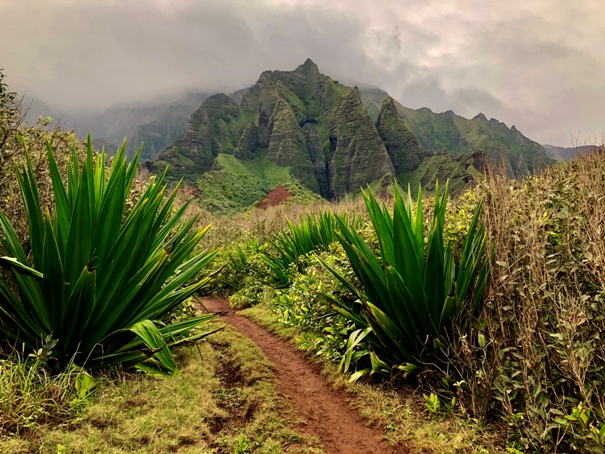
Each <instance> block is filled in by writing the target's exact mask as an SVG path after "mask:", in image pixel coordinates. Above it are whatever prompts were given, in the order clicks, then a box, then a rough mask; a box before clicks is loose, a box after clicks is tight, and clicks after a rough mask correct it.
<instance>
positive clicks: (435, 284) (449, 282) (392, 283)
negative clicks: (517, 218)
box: [324, 184, 488, 372]
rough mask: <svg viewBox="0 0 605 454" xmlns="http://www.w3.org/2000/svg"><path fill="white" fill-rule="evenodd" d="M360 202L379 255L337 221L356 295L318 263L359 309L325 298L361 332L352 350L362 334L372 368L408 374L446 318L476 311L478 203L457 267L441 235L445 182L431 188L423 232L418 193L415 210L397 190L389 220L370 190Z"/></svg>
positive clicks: (481, 279) (481, 274)
mask: <svg viewBox="0 0 605 454" xmlns="http://www.w3.org/2000/svg"><path fill="white" fill-rule="evenodd" d="M364 198H365V201H366V206H367V209H368V212H369V214H370V218H371V220H372V224H373V226H374V230H375V231H376V236H377V237H378V242H379V245H380V252H379V254H376V253H375V252H374V251H373V250H372V249H371V248H370V247H369V246H368V244H367V243H366V242H365V241H364V240H363V238H362V237H361V236H360V235H359V233H357V231H356V230H355V229H353V228H350V227H348V226H347V225H346V224H344V223H343V222H342V221H340V220H338V219H337V222H338V224H339V228H340V231H339V232H338V233H337V236H338V240H339V241H340V244H341V245H342V247H343V249H344V250H345V252H346V254H347V257H348V258H349V260H350V262H351V265H352V268H353V270H354V272H355V275H356V276H357V278H358V279H359V282H360V283H361V288H362V290H358V289H357V288H356V287H355V286H354V285H353V284H352V282H351V279H349V278H348V277H346V276H343V275H342V274H341V273H339V272H338V271H337V270H335V269H334V268H333V267H331V266H330V265H329V264H328V263H324V264H325V265H326V267H327V268H328V269H329V270H330V271H331V272H332V273H334V275H335V276H336V277H338V279H339V280H340V281H341V282H342V283H343V284H344V285H346V286H347V287H348V288H349V290H350V291H351V292H352V293H353V294H354V295H356V297H357V298H358V304H353V305H350V304H347V303H345V302H342V301H339V300H338V299H336V298H333V297H331V296H329V295H326V298H327V299H328V300H329V301H330V302H332V303H333V304H334V305H335V307H336V309H337V310H338V311H339V312H340V313H341V314H342V315H344V316H345V317H347V318H348V319H350V320H352V321H353V322H354V323H355V324H356V325H357V327H358V328H359V330H360V331H359V332H355V333H353V335H352V338H351V340H350V348H351V349H353V348H354V347H355V346H356V345H358V344H359V342H361V340H363V338H364V337H365V336H368V337H367V339H368V341H369V344H370V346H371V348H370V357H371V359H372V369H373V370H374V371H382V372H386V371H388V370H389V368H390V367H393V366H395V367H401V368H404V369H406V370H409V368H408V367H407V365H408V364H418V363H419V361H420V357H421V355H422V354H423V353H424V352H425V351H426V350H430V349H432V348H433V347H437V348H438V347H439V346H440V345H441V339H440V338H441V336H442V335H443V334H444V333H445V332H446V331H448V330H449V328H450V325H451V323H452V320H454V319H456V320H458V322H460V321H461V320H462V319H461V317H463V316H464V312H465V311H469V310H471V309H473V308H475V307H476V306H477V304H478V302H479V300H480V298H481V295H482V291H483V287H484V285H485V281H486V277H487V273H488V263H487V261H486V254H485V245H486V235H485V233H484V228H483V225H479V222H478V218H479V213H480V209H481V205H480V204H479V206H477V208H476V210H475V214H474V216H473V219H472V223H471V225H470V227H469V229H468V232H467V234H466V240H465V244H464V248H463V252H462V256H461V258H460V261H459V263H458V265H456V263H455V257H454V255H453V253H452V250H451V248H450V246H449V244H448V242H447V240H446V239H444V235H443V230H444V223H445V210H446V204H447V184H446V188H445V191H444V192H443V194H442V195H440V194H439V189H438V187H437V188H436V190H435V204H434V211H433V218H432V221H431V224H430V227H429V231H428V235H425V231H424V230H425V229H424V220H423V209H422V193H421V192H419V195H418V203H417V207H416V212H415V213H414V211H413V206H412V200H411V195H410V194H409V192H408V200H407V203H404V201H403V199H402V197H401V195H400V192H399V189H398V188H397V187H395V192H394V209H393V214H392V215H391V214H390V212H389V210H388V209H387V207H386V206H384V205H383V207H382V208H381V207H380V206H379V204H378V202H377V201H376V198H375V197H374V195H373V194H372V192H371V191H368V193H365V192H364ZM349 359H350V356H349V358H348V359H347V362H348V361H349ZM347 362H346V363H345V368H347V365H346V364H347Z"/></svg>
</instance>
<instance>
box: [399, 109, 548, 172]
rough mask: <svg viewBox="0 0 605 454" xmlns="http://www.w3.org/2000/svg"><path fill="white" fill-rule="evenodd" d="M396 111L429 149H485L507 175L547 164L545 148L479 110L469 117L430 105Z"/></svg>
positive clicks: (537, 168) (542, 167) (538, 169)
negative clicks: (438, 111)
mask: <svg viewBox="0 0 605 454" xmlns="http://www.w3.org/2000/svg"><path fill="white" fill-rule="evenodd" d="M397 108H398V111H399V114H400V115H401V117H402V118H403V119H404V120H405V122H406V124H407V125H408V127H409V128H410V130H411V131H412V132H413V133H414V135H415V136H416V137H417V138H418V141H419V142H420V144H421V145H422V146H423V147H424V148H426V149H429V150H434V151H447V152H448V153H454V154H455V153H468V152H472V151H474V150H482V151H484V152H485V153H486V154H487V156H488V158H489V159H490V160H491V161H492V162H494V163H496V164H498V165H502V166H504V168H505V169H506V172H507V174H508V175H509V176H510V177H521V176H523V175H527V174H528V173H533V172H537V171H540V170H542V169H544V168H546V167H547V166H548V165H550V163H551V162H550V159H549V158H548V156H547V155H546V152H545V150H544V148H542V146H541V145H540V144H538V143H537V142H534V141H532V140H530V139H528V138H527V137H525V136H524V135H523V134H521V132H519V131H518V130H517V128H515V127H514V126H513V127H512V128H508V127H507V126H506V125H505V124H504V123H501V122H499V121H498V120H496V119H494V118H492V119H490V120H488V119H487V118H486V117H485V115H483V114H478V115H477V116H476V117H474V118H473V119H471V120H468V119H466V118H463V117H460V116H459V115H456V114H455V113H454V112H452V111H451V110H448V111H447V112H443V113H434V112H433V111H431V110H430V109H427V108H422V109H418V110H414V109H409V108H407V107H404V106H402V105H401V104H399V105H397Z"/></svg>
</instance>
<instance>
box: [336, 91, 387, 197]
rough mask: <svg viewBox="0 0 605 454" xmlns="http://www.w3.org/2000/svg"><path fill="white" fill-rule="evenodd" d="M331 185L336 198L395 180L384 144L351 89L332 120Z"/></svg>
mask: <svg viewBox="0 0 605 454" xmlns="http://www.w3.org/2000/svg"><path fill="white" fill-rule="evenodd" d="M329 162H330V164H329V170H330V184H331V190H332V197H333V198H341V197H343V196H344V195H346V194H348V193H350V192H357V191H358V190H359V188H361V187H364V186H366V185H368V184H370V183H372V182H373V181H376V180H380V179H382V178H383V177H385V176H386V177H387V178H390V179H392V178H393V177H394V169H393V164H392V163H391V161H390V159H389V156H388V154H387V150H386V148H385V146H384V143H383V142H382V140H381V139H380V136H379V135H378V132H377V131H376V128H375V127H374V124H373V123H372V121H371V120H370V118H369V117H368V116H367V115H366V112H365V109H364V108H363V106H362V104H361V99H360V97H359V92H358V90H357V88H351V89H349V90H348V91H347V92H346V94H345V95H344V96H343V97H342V99H341V101H340V103H339V105H338V106H337V107H336V109H335V110H334V112H333V113H332V115H331V118H330V161H329Z"/></svg>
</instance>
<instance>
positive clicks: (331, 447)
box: [202, 298, 409, 454]
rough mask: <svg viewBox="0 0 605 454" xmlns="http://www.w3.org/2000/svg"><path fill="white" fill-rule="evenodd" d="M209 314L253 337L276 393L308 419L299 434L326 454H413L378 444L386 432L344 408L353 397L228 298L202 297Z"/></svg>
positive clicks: (315, 365)
mask: <svg viewBox="0 0 605 454" xmlns="http://www.w3.org/2000/svg"><path fill="white" fill-rule="evenodd" d="M202 301H203V304H204V306H205V307H206V308H207V309H208V310H209V311H211V312H224V313H225V315H222V316H221V319H222V320H223V321H224V322H226V323H228V324H230V325H231V326H233V327H234V328H235V329H237V330H238V331H239V332H240V333H241V334H243V335H245V336H247V337H248V338H250V339H251V340H252V341H253V342H254V343H255V344H256V345H257V346H258V347H259V348H260V349H261V350H262V351H263V353H264V354H265V356H267V358H268V359H269V361H270V362H271V363H273V365H274V366H275V373H276V376H277V389H278V390H279V392H280V393H281V394H283V395H284V396H285V398H286V399H287V400H288V401H289V402H290V403H291V404H292V405H295V406H296V407H297V408H298V410H299V411H300V413H301V415H302V416H303V418H304V419H305V422H306V424H305V425H304V427H301V428H300V429H301V430H303V431H304V432H306V433H309V434H311V435H314V436H316V437H318V438H319V439H320V440H321V442H322V444H323V447H324V449H325V450H326V452H327V453H328V454H332V453H335V454H340V453H342V454H345V453H346V454H374V453H381V454H382V453H385V454H389V453H402V454H404V453H409V449H407V448H406V447H398V448H393V447H391V446H389V445H388V444H387V443H386V442H385V441H379V440H380V437H381V435H382V432H381V431H380V430H378V429H375V428H370V427H367V426H366V425H365V424H364V422H363V420H362V419H361V417H360V416H359V415H358V414H357V413H356V412H355V411H353V410H351V409H350V408H349V407H348V405H347V404H346V402H347V400H348V399H349V396H348V395H347V393H346V392H345V391H342V390H335V389H333V388H332V387H330V386H329V385H328V383H327V382H326V380H325V379H324V378H323V377H322V376H321V373H320V367H319V365H317V364H313V363H310V362H308V361H305V360H304V359H303V358H301V357H300V356H299V355H298V353H296V352H295V351H294V349H293V348H292V346H291V345H289V344H288V343H287V342H285V341H283V340H282V339H279V338H278V337H277V336H275V335H274V334H271V333H269V332H268V331H266V330H265V329H264V328H261V327H260V326H258V325H256V324H255V323H254V322H253V321H252V320H250V319H248V318H246V317H243V316H241V315H238V314H237V313H235V312H234V311H233V309H231V307H230V306H229V302H228V301H227V300H226V299H214V298H203V299H202Z"/></svg>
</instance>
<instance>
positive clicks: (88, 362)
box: [0, 139, 215, 372]
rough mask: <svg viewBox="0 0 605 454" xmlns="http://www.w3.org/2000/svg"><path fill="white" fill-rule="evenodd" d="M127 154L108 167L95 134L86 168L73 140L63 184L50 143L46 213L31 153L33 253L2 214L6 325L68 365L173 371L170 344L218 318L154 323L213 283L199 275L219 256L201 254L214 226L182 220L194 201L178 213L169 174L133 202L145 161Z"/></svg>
mask: <svg viewBox="0 0 605 454" xmlns="http://www.w3.org/2000/svg"><path fill="white" fill-rule="evenodd" d="M124 152H125V150H124V147H122V148H121V149H120V150H119V152H118V154H117V155H116V158H115V160H114V163H113V166H112V167H111V170H108V169H106V164H105V161H106V156H104V155H102V154H101V155H98V156H97V157H93V152H92V146H91V142H90V139H89V142H88V152H87V155H86V159H85V160H84V162H83V164H82V167H81V170H80V168H79V167H80V166H79V162H78V157H77V154H76V148H75V146H74V154H73V160H72V163H71V165H70V166H69V169H68V172H67V174H68V175H67V184H66V186H64V184H63V181H62V179H61V175H60V172H59V169H58V167H57V165H56V162H55V159H54V154H53V151H52V149H51V148H50V146H48V160H49V168H50V174H51V177H52V187H53V192H54V203H55V206H54V209H53V212H52V216H51V212H50V209H49V207H44V209H45V211H43V207H42V206H41V203H40V196H39V191H38V186H37V182H36V180H35V178H34V171H33V168H32V163H31V160H30V159H29V156H28V157H27V163H26V165H25V166H24V168H23V169H22V171H21V172H20V173H19V176H18V180H19V186H20V188H21V192H22V195H23V201H24V204H25V208H26V212H27V217H28V222H29V248H30V252H29V254H28V253H27V252H26V250H25V249H24V248H23V246H22V245H21V243H20V242H19V241H18V238H17V236H16V234H15V231H14V229H13V227H12V226H11V224H10V222H9V221H8V219H7V218H6V217H5V216H4V215H1V214H0V224H1V226H2V231H3V236H4V238H3V248H4V252H5V254H7V257H3V258H2V260H1V262H2V264H3V265H4V266H6V267H9V269H10V270H11V275H12V282H11V281H6V280H4V279H0V311H1V313H2V322H3V325H2V326H0V332H2V333H3V334H4V335H5V336H7V338H8V339H9V340H10V341H11V342H13V343H16V344H17V345H24V346H25V347H26V348H27V349H29V350H35V349H37V348H39V347H41V346H42V345H41V343H42V342H46V344H48V345H51V346H50V347H49V352H48V355H49V356H50V358H52V359H53V360H54V361H55V362H56V363H58V364H59V366H64V365H66V364H68V363H69V362H71V361H73V362H75V364H78V365H84V366H85V367H87V368H97V367H103V366H107V365H112V364H116V363H121V364H123V365H124V367H132V366H137V365H138V366H139V367H144V368H147V369H150V368H151V369H154V370H163V371H167V372H173V371H174V370H175V368H176V366H175V363H174V361H173V359H172V356H171V355H170V351H169V349H168V347H169V346H170V345H172V344H175V343H178V342H179V340H178V339H180V338H182V337H183V335H184V334H185V335H190V333H191V329H192V328H195V327H196V326H199V325H201V324H202V323H204V322H205V321H207V320H209V319H210V318H212V317H211V316H202V317H197V318H192V319H188V320H185V321H182V322H177V323H174V324H171V325H160V326H159V327H158V326H156V323H155V322H154V321H156V320H159V319H160V318H162V317H163V316H165V315H166V314H167V313H169V312H171V311H172V310H174V309H175V308H176V307H177V306H178V305H180V304H181V303H182V302H183V301H185V300H186V299H187V298H188V297H189V296H191V295H192V294H194V293H195V292H196V291H198V290H200V289H201V288H203V287H204V286H205V285H206V284H207V282H208V278H202V279H200V280H198V281H195V282H193V283H190V280H191V279H192V278H194V277H195V276H196V275H198V274H199V273H200V272H201V270H202V269H203V267H204V266H206V265H207V264H208V263H209V262H210V260H211V259H212V258H213V257H214V256H215V253H214V252H210V253H208V252H201V253H199V254H197V255H192V251H193V249H194V247H196V245H197V244H198V243H199V241H200V240H201V239H202V237H203V236H204V234H205V232H206V231H207V229H208V228H206V229H194V230H192V231H190V230H191V227H192V226H193V223H194V222H195V219H192V220H190V221H187V222H185V223H182V224H181V223H180V219H181V217H182V216H183V213H184V212H185V209H186V208H187V206H186V205H185V206H183V207H182V208H180V209H178V210H177V211H176V212H173V211H172V204H173V201H174V198H175V196H176V190H175V192H173V193H172V194H171V195H170V197H168V199H167V201H164V192H165V189H166V187H165V186H164V185H163V179H164V178H163V176H161V177H160V178H158V179H157V180H156V181H154V182H152V183H151V184H150V185H149V186H148V188H147V190H146V191H145V192H144V193H143V194H142V196H141V197H140V199H139V200H138V202H137V203H136V204H135V205H134V207H132V208H131V209H130V208H128V207H127V205H126V201H127V198H128V196H129V193H130V189H131V185H132V183H133V180H134V176H135V170H136V165H137V159H135V160H134V161H133V162H132V163H131V164H130V165H127V163H126V158H125V156H124ZM137 158H138V156H137ZM177 189H178V188H177ZM28 257H31V259H28ZM200 336H202V334H195V335H193V337H189V338H190V339H192V338H199V337H200Z"/></svg>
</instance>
